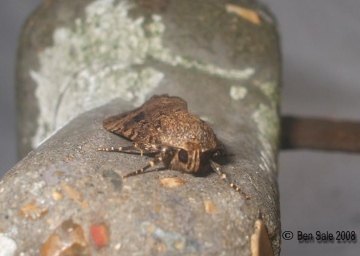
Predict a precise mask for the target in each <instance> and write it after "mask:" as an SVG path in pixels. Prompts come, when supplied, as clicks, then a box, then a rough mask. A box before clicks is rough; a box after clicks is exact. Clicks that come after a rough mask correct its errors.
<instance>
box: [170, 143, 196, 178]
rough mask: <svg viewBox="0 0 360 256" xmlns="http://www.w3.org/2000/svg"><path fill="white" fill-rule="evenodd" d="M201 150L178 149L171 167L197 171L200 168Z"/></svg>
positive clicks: (185, 170) (184, 170)
mask: <svg viewBox="0 0 360 256" xmlns="http://www.w3.org/2000/svg"><path fill="white" fill-rule="evenodd" d="M200 154H201V152H200V150H185V149H182V148H180V149H177V151H176V152H175V154H174V157H173V158H172V159H171V162H170V167H171V169H174V170H180V171H183V172H190V173H191V172H192V173H193V172H197V171H198V170H199V168H200Z"/></svg>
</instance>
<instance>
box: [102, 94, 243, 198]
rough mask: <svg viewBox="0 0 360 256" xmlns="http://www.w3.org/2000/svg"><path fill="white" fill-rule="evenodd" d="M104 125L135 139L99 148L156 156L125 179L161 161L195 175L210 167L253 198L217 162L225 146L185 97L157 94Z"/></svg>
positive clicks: (110, 119)
mask: <svg viewBox="0 0 360 256" xmlns="http://www.w3.org/2000/svg"><path fill="white" fill-rule="evenodd" d="M103 126H104V128H105V129H106V130H107V131H109V132H112V133H114V134H116V135H119V136H122V137H124V138H126V139H128V140H130V141H132V142H133V145H131V146H126V147H110V148H98V150H99V151H107V152H121V153H129V154H140V155H149V156H152V157H153V159H152V160H151V161H150V162H149V164H148V165H146V166H144V167H143V168H141V169H139V170H136V171H133V172H130V173H127V174H125V175H123V178H128V177H130V176H134V175H138V174H141V173H144V172H146V171H147V170H149V168H151V167H153V166H155V165H157V164H159V163H161V162H162V163H163V164H164V168H167V169H171V170H176V171H180V172H185V173H192V174H195V173H198V172H199V171H200V170H202V169H204V168H206V167H208V166H210V167H211V168H212V169H213V170H214V171H215V172H216V173H217V174H218V175H219V176H220V178H221V179H222V180H224V181H226V182H227V183H228V184H229V185H230V187H232V188H233V189H235V190H236V191H238V192H239V193H240V194H241V195H242V196H244V198H246V199H249V196H248V195H246V194H245V193H244V192H243V191H242V190H241V189H240V188H239V187H237V186H236V185H235V184H234V183H232V182H231V181H230V180H229V179H228V178H227V176H226V174H225V173H224V172H222V170H221V166H220V164H218V163H216V162H215V160H216V159H217V158H219V157H224V156H226V155H228V153H227V151H226V149H225V147H224V145H223V144H222V143H221V142H220V141H219V140H218V139H217V137H216V135H215V133H214V131H213V130H212V129H211V127H210V126H209V125H208V124H207V123H206V122H205V121H203V120H201V119H200V118H199V117H198V116H196V115H193V114H191V113H189V111H188V109H187V103H186V101H184V100H183V99H182V98H180V97H176V96H168V95H160V96H158V95H155V96H153V97H152V98H150V100H148V101H147V102H145V103H144V104H143V105H142V106H140V107H139V108H137V109H134V110H132V111H129V112H126V113H123V114H119V115H115V116H111V117H108V118H106V119H105V120H104V121H103ZM156 170H157V169H156Z"/></svg>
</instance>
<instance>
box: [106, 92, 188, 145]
mask: <svg viewBox="0 0 360 256" xmlns="http://www.w3.org/2000/svg"><path fill="white" fill-rule="evenodd" d="M178 111H184V112H187V104H186V102H185V101H184V100H183V99H181V98H179V97H170V96H168V95H160V96H153V97H152V98H150V100H148V101H147V102H145V103H144V104H143V105H142V106H141V107H139V108H137V109H134V110H132V111H129V112H126V113H122V114H119V115H115V116H110V117H108V118H106V119H105V120H104V121H103V126H104V128H105V129H106V130H108V131H110V132H112V133H115V134H117V135H120V136H123V137H125V138H127V139H129V140H132V141H135V142H142V143H156V144H159V143H161V140H160V137H161V136H160V134H159V129H158V128H159V127H160V126H161V119H162V118H164V117H165V118H166V117H169V116H171V115H172V113H174V112H178Z"/></svg>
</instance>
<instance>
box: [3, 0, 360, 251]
mask: <svg viewBox="0 0 360 256" xmlns="http://www.w3.org/2000/svg"><path fill="white" fill-rule="evenodd" d="M41 2H42V1H41V0H26V1H23V0H21V1H20V0H12V1H1V2H0V35H1V40H0V60H1V67H0V177H1V176H3V175H4V174H5V173H6V172H7V171H8V170H9V169H10V168H11V167H12V166H14V165H15V164H16V162H17V159H16V128H15V121H16V118H15V116H16V111H15V87H14V76H15V74H14V72H15V60H16V46H17V38H18V35H19V33H20V29H21V27H22V25H23V24H24V22H25V20H26V18H27V17H28V15H29V14H30V13H31V11H33V10H34V9H35V8H36V6H37V5H38V4H40V3H41ZM263 3H265V4H267V5H268V6H269V8H270V9H271V10H272V11H273V13H274V14H275V15H276V17H277V19H278V22H279V30H280V34H281V39H282V52H283V71H284V73H283V85H284V87H283V94H282V112H283V114H292V115H300V116H312V117H326V118H334V119H350V120H358V121H359V122H360V1H358V0H343V1H338V0H318V1H312V0H302V1H298V0H286V1H280V0H263ZM359 184H360V154H358V155H357V154H345V153H326V152H315V151H296V152H295V151H292V152H290V151H288V152H285V151H282V152H281V154H280V170H279V186H280V197H281V219H282V230H283V231H292V232H293V233H294V234H295V237H294V239H293V240H291V241H286V240H283V241H282V253H281V255H294V256H298V255H299V256H300V255H329V256H335V255H336V256H337V255H359V249H360V241H359V240H360V237H359V235H360V204H359V198H360V186H359ZM298 231H302V232H306V233H313V234H315V232H316V231H321V232H326V231H329V232H332V233H333V234H335V233H336V231H355V232H356V233H357V235H358V242H357V243H336V242H335V243H332V244H329V243H328V244H318V243H317V242H315V243H310V244H301V243H299V242H298V241H297V240H296V234H297V232H298Z"/></svg>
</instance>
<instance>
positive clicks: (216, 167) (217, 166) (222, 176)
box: [210, 160, 250, 200]
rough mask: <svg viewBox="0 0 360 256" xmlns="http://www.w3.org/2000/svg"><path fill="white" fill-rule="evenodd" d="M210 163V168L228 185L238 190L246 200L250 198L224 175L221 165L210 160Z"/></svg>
mask: <svg viewBox="0 0 360 256" xmlns="http://www.w3.org/2000/svg"><path fill="white" fill-rule="evenodd" d="M210 165H211V168H212V169H213V170H214V171H215V172H216V173H217V174H218V175H219V176H220V178H221V179H222V180H224V181H226V182H227V183H228V184H229V185H230V187H232V188H233V189H235V191H237V192H239V193H240V194H241V195H242V196H243V197H244V198H245V199H246V200H249V199H250V197H249V196H248V195H247V194H245V193H244V192H243V191H242V190H241V189H240V188H239V187H238V186H236V185H235V184H234V183H232V182H231V181H229V179H228V178H227V176H226V173H224V172H223V171H221V166H220V165H219V164H218V163H215V162H214V161H212V160H210Z"/></svg>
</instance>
